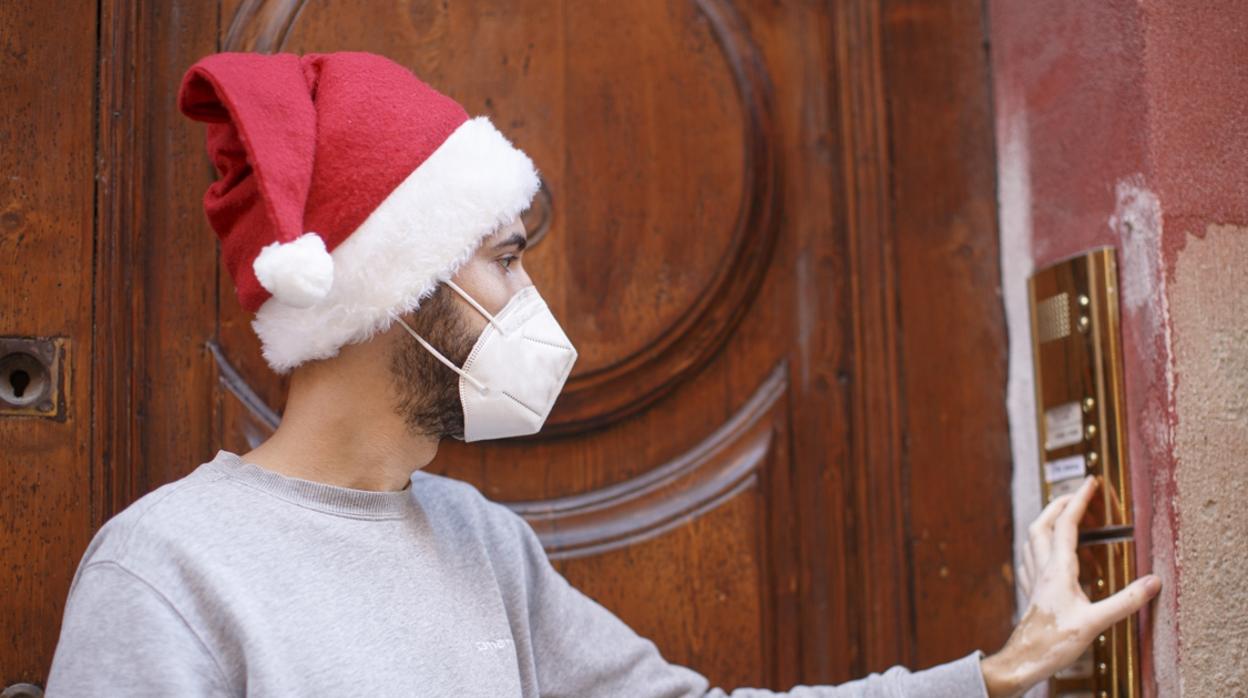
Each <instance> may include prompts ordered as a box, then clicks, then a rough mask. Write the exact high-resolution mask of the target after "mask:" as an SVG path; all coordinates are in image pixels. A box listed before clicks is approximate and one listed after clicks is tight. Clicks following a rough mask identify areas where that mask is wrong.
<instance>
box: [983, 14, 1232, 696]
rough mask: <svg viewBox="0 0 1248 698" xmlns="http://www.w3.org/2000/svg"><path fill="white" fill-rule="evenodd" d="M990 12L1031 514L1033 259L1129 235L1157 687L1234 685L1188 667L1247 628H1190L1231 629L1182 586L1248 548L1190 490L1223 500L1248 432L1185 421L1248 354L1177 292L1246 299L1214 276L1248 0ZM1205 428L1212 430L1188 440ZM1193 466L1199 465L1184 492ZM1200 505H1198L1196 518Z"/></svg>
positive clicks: (1014, 370)
mask: <svg viewBox="0 0 1248 698" xmlns="http://www.w3.org/2000/svg"><path fill="white" fill-rule="evenodd" d="M989 15H990V23H991V24H990V34H991V36H990V39H991V48H990V50H991V52H992V56H993V84H994V93H995V102H996V129H997V145H998V171H999V178H1000V182H999V183H1000V199H1001V200H1000V204H1001V234H1002V255H1003V260H1002V261H1003V273H1004V278H1003V286H1004V287H1005V295H1006V304H1007V317H1008V318H1009V324H1010V330H1011V338H1010V341H1011V393H1010V410H1011V425H1012V427H1011V428H1012V431H1013V432H1014V433H1015V434H1014V438H1015V456H1016V463H1017V466H1016V470H1017V471H1018V472H1017V473H1016V477H1015V497H1016V527H1015V528H1016V530H1023V531H1025V529H1026V525H1025V524H1026V522H1027V521H1029V520H1030V519H1031V518H1032V517H1034V515H1035V513H1037V512H1038V508H1039V503H1038V495H1035V487H1036V483H1035V477H1034V475H1028V474H1027V473H1026V472H1025V471H1026V470H1027V469H1032V470H1034V469H1035V468H1036V466H1035V462H1036V452H1035V449H1034V430H1035V426H1034V419H1035V417H1034V411H1032V410H1034V405H1033V404H1032V400H1031V398H1030V397H1029V395H1028V392H1029V391H1030V375H1029V374H1030V372H1031V365H1030V355H1029V349H1027V350H1024V349H1023V348H1022V347H1021V346H1019V345H1020V344H1022V343H1026V342H1027V341H1028V335H1027V332H1028V325H1027V307H1026V301H1025V284H1026V277H1027V275H1029V274H1030V272H1031V271H1032V270H1033V269H1034V268H1036V267H1039V266H1044V265H1046V264H1048V263H1050V262H1052V261H1055V260H1058V259H1060V258H1062V257H1066V256H1069V255H1072V254H1075V253H1077V252H1080V251H1082V250H1085V249H1087V248H1090V247H1095V246H1101V245H1112V246H1114V247H1116V248H1117V249H1118V255H1119V257H1118V258H1119V265H1120V271H1119V273H1120V276H1121V285H1122V299H1123V313H1124V328H1123V333H1124V336H1123V344H1124V359H1125V363H1126V383H1127V385H1126V388H1127V401H1128V410H1129V419H1130V423H1129V433H1130V443H1129V449H1130V450H1129V453H1130V458H1131V462H1132V467H1133V474H1134V483H1133V487H1134V489H1135V495H1136V496H1135V500H1136V503H1137V504H1136V507H1137V508H1136V521H1137V527H1136V530H1137V533H1136V540H1137V546H1138V553H1139V558H1140V560H1141V568H1142V569H1141V571H1142V572H1143V571H1148V570H1149V569H1152V570H1153V571H1156V572H1158V573H1159V574H1160V575H1161V576H1162V578H1163V581H1164V582H1165V584H1166V586H1165V589H1164V590H1163V592H1162V595H1163V596H1162V598H1161V600H1160V601H1159V603H1158V604H1157V605H1156V606H1155V607H1154V609H1153V613H1152V617H1151V618H1146V622H1145V628H1146V629H1145V634H1146V637H1145V642H1144V653H1145V665H1146V666H1145V670H1146V676H1145V683H1146V695H1164V696H1171V695H1180V693H1181V692H1182V691H1187V692H1188V693H1189V694H1191V695H1205V693H1203V692H1201V691H1199V690H1195V689H1194V687H1195V686H1197V685H1201V686H1208V687H1210V688H1215V687H1220V690H1224V689H1226V688H1227V687H1233V686H1242V684H1227V683H1225V681H1228V680H1229V681H1235V680H1242V677H1238V678H1237V677H1235V676H1229V677H1228V676H1223V677H1221V678H1218V677H1214V678H1212V679H1210V678H1209V677H1207V676H1206V677H1203V678H1202V677H1197V676H1195V675H1193V674H1189V673H1188V672H1186V671H1184V664H1185V663H1186V664H1187V665H1188V666H1191V667H1195V666H1198V665H1203V664H1204V663H1205V662H1204V661H1203V660H1204V659H1206V657H1205V656H1204V654H1199V656H1198V655H1197V652H1199V653H1208V652H1214V653H1216V652H1218V651H1221V650H1218V649H1216V647H1217V646H1221V647H1228V645H1227V642H1228V641H1231V640H1232V638H1224V639H1223V640H1224V641H1223V642H1221V643H1220V644H1219V645H1217V646H1215V647H1214V649H1211V650H1205V649H1204V648H1205V643H1204V641H1203V640H1202V642H1184V638H1185V637H1195V634H1196V633H1199V634H1200V635H1201V636H1202V637H1205V636H1207V635H1208V634H1209V632H1210V631H1212V632H1215V633H1216V632H1217V630H1218V629H1217V628H1206V627H1204V626H1203V625H1202V626H1200V627H1196V628H1193V627H1189V625H1190V624H1189V623H1188V620H1189V618H1190V619H1191V622H1193V623H1195V622H1199V623H1207V622H1208V621H1206V620H1205V619H1204V616H1205V614H1204V613H1202V612H1200V611H1204V610H1207V609H1201V608H1199V605H1200V604H1202V603H1212V601H1211V600H1209V601H1206V600H1204V599H1202V598H1197V597H1194V596H1192V595H1184V593H1183V591H1184V589H1185V586H1187V582H1188V580H1187V579H1185V577H1184V571H1185V569H1190V568H1191V567H1192V565H1190V564H1189V561H1191V560H1193V559H1194V560H1195V562H1196V563H1197V564H1200V563H1202V562H1204V560H1203V559H1202V558H1201V556H1205V557H1209V558H1210V559H1211V562H1216V561H1217V560H1215V559H1213V558H1216V557H1217V556H1218V555H1220V554H1221V552H1220V550H1221V549H1224V548H1225V546H1226V545H1228V544H1244V545H1245V546H1248V519H1244V517H1243V516H1237V515H1235V514H1234V513H1233V512H1232V513H1231V514H1229V515H1228V516H1229V517H1228V516H1223V517H1222V518H1219V519H1217V520H1216V523H1217V526H1218V527H1221V526H1229V527H1230V529H1231V530H1230V531H1229V532H1222V531H1216V530H1215V531H1213V532H1208V533H1201V532H1198V531H1197V530H1196V526H1195V523H1194V522H1195V521H1196V520H1197V519H1196V518H1195V515H1194V514H1193V515H1192V516H1185V514H1188V513H1189V512H1188V511H1187V509H1186V508H1185V507H1186V506H1187V504H1188V502H1189V500H1190V502H1192V503H1193V504H1192V505H1191V508H1192V509H1193V510H1194V509H1195V508H1196V507H1197V504H1199V505H1201V506H1208V504H1207V501H1208V500H1209V496H1206V494H1207V493H1205V492H1203V490H1202V488H1203V487H1206V485H1207V483H1210V482H1213V481H1216V480H1217V479H1218V478H1221V479H1222V480H1223V481H1224V482H1226V481H1233V482H1235V483H1237V484H1238V483H1240V482H1241V481H1242V480H1243V479H1244V478H1245V475H1244V471H1245V467H1244V465H1243V464H1244V463H1246V462H1248V460H1244V459H1238V457H1239V456H1240V455H1242V454H1241V453H1240V452H1239V451H1238V450H1237V449H1242V448H1248V437H1244V438H1236V439H1232V444H1231V449H1230V452H1229V453H1228V452H1225V449H1223V451H1222V452H1220V453H1206V452H1202V449H1201V447H1200V446H1199V441H1198V440H1193V439H1185V438H1184V436H1185V434H1184V429H1189V430H1190V429H1192V428H1193V426H1194V425H1195V424H1197V423H1203V422H1200V420H1204V419H1205V417H1206V416H1207V415H1202V414H1200V412H1201V409H1202V408H1200V407H1199V406H1198V402H1199V401H1192V402H1190V403H1183V404H1192V405H1193V408H1192V409H1191V410H1190V411H1189V412H1190V414H1185V413H1184V411H1185V410H1184V408H1182V406H1181V405H1180V404H1179V403H1178V402H1176V395H1178V394H1179V391H1180V384H1181V381H1182V380H1183V378H1184V373H1185V371H1190V372H1191V373H1192V375H1193V376H1195V375H1210V376H1213V377H1215V378H1216V377H1218V376H1219V375H1221V374H1220V373H1219V372H1225V371H1232V370H1233V369H1234V368H1235V367H1236V366H1238V364H1236V363H1234V362H1231V363H1227V362H1225V361H1223V359H1221V358H1220V357H1219V356H1217V355H1214V353H1211V352H1209V351H1205V350H1204V347H1207V346H1209V343H1210V342H1211V341H1212V340H1214V339H1216V338H1215V337H1213V336H1206V335H1212V334H1224V329H1226V328H1223V327H1222V326H1208V327H1205V326H1195V325H1193V326H1191V327H1192V329H1190V330H1185V335H1176V334H1175V327H1176V323H1175V322H1174V318H1173V317H1172V316H1171V312H1170V309H1171V305H1172V304H1173V303H1178V304H1179V305H1181V307H1183V308H1185V309H1190V308H1192V307H1197V306H1194V305H1192V303H1191V302H1189V299H1190V298H1195V297H1196V294H1197V293H1199V298H1201V299H1204V301H1203V302H1235V303H1239V302H1242V300H1243V299H1242V298H1241V297H1240V296H1241V295H1242V294H1241V293H1239V292H1238V291H1236V290H1235V289H1234V287H1233V286H1231V285H1230V284H1222V285H1221V286H1219V285H1218V283H1221V282H1218V283H1214V284H1213V286H1212V289H1213V292H1212V293H1211V292H1210V288H1211V287H1210V284H1209V283H1208V280H1209V278H1210V275H1216V274H1218V273H1219V270H1218V269H1217V268H1215V267H1217V263H1216V262H1217V260H1218V259H1219V257H1221V258H1222V259H1225V258H1226V256H1227V255H1235V256H1239V255H1245V252H1244V250H1245V249H1248V248H1246V246H1245V245H1244V244H1243V241H1244V240H1245V236H1248V231H1245V230H1244V227H1245V226H1248V174H1246V172H1248V2H1242V1H1237V0H1221V1H1218V2H1213V1H1204V0H1198V1H1197V2H1191V1H1187V2H1183V1H1180V0H1043V1H1041V2H1035V1H1031V0H990V2H989ZM1210 230H1217V231H1219V232H1218V233H1217V237H1218V241H1217V242H1215V243H1212V244H1215V245H1217V246H1218V247H1219V249H1218V250H1215V251H1214V253H1212V254H1208V253H1202V254H1201V255H1200V262H1199V264H1196V263H1195V262H1193V264H1189V265H1188V267H1189V268H1191V269H1192V270H1193V271H1192V272H1190V273H1188V274H1185V276H1184V277H1183V279H1188V278H1190V279H1193V280H1196V281H1200V282H1201V283H1200V284H1199V285H1200V286H1201V288H1199V289H1197V288H1196V286H1197V285H1198V284H1196V283H1195V281H1183V279H1180V280H1178V281H1177V282H1176V268H1177V267H1178V266H1179V262H1180V259H1181V257H1182V256H1183V255H1184V253H1185V249H1186V248H1187V247H1188V245H1189V244H1192V241H1203V240H1204V239H1205V237H1206V235H1207V234H1208V231H1210ZM1193 259H1195V257H1193ZM1242 261H1243V262H1245V263H1248V256H1246V257H1245V258H1244V259H1243V260H1242ZM1202 265H1203V266H1202ZM1222 273H1225V271H1224V270H1223V271H1222ZM1242 273H1244V274H1248V267H1244V268H1243V272H1242ZM1189 289H1190V290H1189ZM1219 289H1224V292H1223V293H1221V294H1220V293H1219V292H1218V290H1219ZM1224 296H1229V297H1224ZM1185 312H1189V311H1187V310H1185ZM1245 322H1248V320H1246V321H1245ZM1231 324H1234V322H1232V323H1231ZM1184 327H1187V325H1184ZM1202 327H1205V329H1202ZM1176 347H1177V348H1178V351H1177V352H1176ZM1192 347H1195V348H1194V349H1192ZM1188 349H1190V351H1188ZM1219 361H1221V362H1222V363H1218V362H1219ZM1205 368H1209V369H1210V371H1204V370H1203V369H1205ZM1227 377H1228V378H1233V377H1234V376H1227ZM1237 399H1238V398H1235V397H1234V396H1230V397H1228V398H1227V400H1229V401H1232V402H1234V401H1235V400H1237ZM1237 405H1238V403H1235V404H1231V405H1229V407H1228V409H1231V411H1232V412H1234V410H1235V409H1238V407H1237ZM1219 414H1221V413H1219ZM1227 428H1228V429H1230V430H1232V433H1233V434H1235V435H1236V436H1237V437H1241V436H1244V432H1245V431H1246V430H1248V421H1243V422H1241V421H1237V420H1235V419H1231V420H1230V421H1229V422H1228V426H1227ZM1028 431H1030V432H1033V433H1030V434H1029V433H1027V432H1028ZM1219 433H1221V432H1219ZM1186 443H1192V444H1193V446H1192V447H1191V448H1187V449H1186V450H1185V447H1184V444H1186ZM1202 473H1203V475H1202ZM1188 476H1192V477H1194V478H1195V479H1191V480H1190V482H1191V483H1192V484H1191V486H1190V487H1188V488H1187V489H1186V490H1184V488H1182V487H1181V486H1180V485H1181V484H1182V483H1183V482H1184V478H1185V477H1188ZM1208 476H1214V477H1208ZM1232 492H1233V493H1240V492H1241V490H1239V489H1234V490H1232ZM1198 494H1199V495H1200V498H1199V499H1198V498H1197V497H1196V495H1198ZM1228 496H1230V495H1228V494H1227V493H1225V492H1224V493H1222V494H1221V495H1219V494H1218V493H1216V492H1214V493H1213V500H1212V501H1214V503H1215V504H1219V503H1220V504H1221V505H1223V506H1224V507H1231V506H1234V505H1235V503H1236V502H1234V501H1219V500H1226V498H1227V497H1228ZM1233 496H1234V497H1235V498H1238V497H1239V496H1240V495H1239V494H1233ZM1239 503H1240V504H1242V505H1243V507H1245V508H1248V502H1239ZM1188 519H1190V520H1191V521H1192V522H1193V523H1191V524H1190V525H1189V528H1190V529H1191V530H1190V531H1185V530H1184V529H1183V526H1184V522H1185V521H1187V520H1188ZM1189 533H1190V535H1188V534H1189ZM1224 533H1227V534H1229V535H1224ZM1246 549H1248V548H1243V547H1241V548H1239V550H1240V551H1241V552H1242V551H1244V550H1246ZM1241 557H1242V555H1241ZM1179 560H1182V561H1183V563H1182V565H1180V563H1179ZM1216 567H1217V566H1216V565H1214V568H1216ZM1240 571H1243V570H1240ZM1226 574H1227V575H1228V576H1227V577H1226V579H1225V582H1226V584H1230V583H1231V581H1232V578H1231V576H1230V573H1229V572H1228V573H1226ZM1184 604H1187V605H1188V606H1187V607H1191V610H1192V613H1186V612H1184V609H1185V608H1186V607H1185V605H1184ZM1193 604H1195V605H1194V606H1193ZM1231 610H1232V611H1234V612H1236V613H1239V612H1241V610H1242V609H1231ZM1241 620H1244V621H1245V622H1248V619H1241ZM1189 633H1190V635H1189ZM1240 635H1242V632H1241V633H1240ZM1206 639H1207V638H1206ZM1215 639H1216V638H1215ZM1238 642H1239V643H1241V644H1242V643H1243V642H1244V641H1243V640H1242V639H1241V640H1238ZM1229 647H1230V649H1228V650H1225V651H1227V652H1232V653H1233V652H1234V651H1239V650H1241V649H1243V648H1241V647H1238V646H1236V645H1235V642H1230V646H1229ZM1241 656H1242V655H1241ZM1235 671H1238V670H1235ZM1202 680H1203V681H1205V683H1200V682H1201V681H1202ZM1211 680H1212V681H1214V682H1215V683H1209V681H1211ZM1217 681H1223V683H1216V682H1217ZM1245 690H1248V687H1245Z"/></svg>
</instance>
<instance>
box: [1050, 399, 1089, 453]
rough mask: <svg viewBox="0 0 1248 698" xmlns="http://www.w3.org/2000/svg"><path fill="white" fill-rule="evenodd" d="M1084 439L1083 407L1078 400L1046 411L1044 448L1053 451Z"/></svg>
mask: <svg viewBox="0 0 1248 698" xmlns="http://www.w3.org/2000/svg"><path fill="white" fill-rule="evenodd" d="M1080 441H1083V409H1082V408H1081V407H1080V406H1079V403H1078V402H1068V403H1066V404H1064V405H1058V406H1057V407H1051V408H1049V409H1047V410H1045V411H1044V450H1046V451H1053V450H1056V449H1059V448H1063V447H1065V446H1070V445H1072V444H1077V443H1079V442H1080Z"/></svg>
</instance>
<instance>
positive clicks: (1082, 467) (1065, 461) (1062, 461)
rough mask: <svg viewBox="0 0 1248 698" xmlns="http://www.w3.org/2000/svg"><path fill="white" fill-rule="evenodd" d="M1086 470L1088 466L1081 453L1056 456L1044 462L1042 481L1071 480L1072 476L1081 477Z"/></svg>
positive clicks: (1050, 482)
mask: <svg viewBox="0 0 1248 698" xmlns="http://www.w3.org/2000/svg"><path fill="white" fill-rule="evenodd" d="M1087 472H1088V468H1087V465H1086V464H1085V463H1084V460H1083V454H1082V453H1081V454H1079V455H1077V456H1068V457H1066V458H1058V459H1057V460H1051V461H1049V462H1048V463H1045V464H1044V481H1045V482H1047V483H1049V484H1053V483H1054V482H1061V481H1062V480H1073V479H1074V478H1078V477H1083V476H1084V475H1086V474H1087Z"/></svg>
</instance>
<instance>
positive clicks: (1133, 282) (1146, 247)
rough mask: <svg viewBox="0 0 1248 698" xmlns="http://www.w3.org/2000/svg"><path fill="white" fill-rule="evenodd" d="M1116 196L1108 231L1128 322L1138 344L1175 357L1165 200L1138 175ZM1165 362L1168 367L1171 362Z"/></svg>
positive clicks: (1164, 440) (1162, 424)
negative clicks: (1117, 250)
mask: <svg viewBox="0 0 1248 698" xmlns="http://www.w3.org/2000/svg"><path fill="white" fill-rule="evenodd" d="M1115 193H1116V195H1117V205H1116V206H1115V207H1114V213H1113V215H1111V216H1110V217H1109V227H1110V228H1112V229H1113V230H1114V232H1115V233H1117V235H1118V239H1119V240H1121V241H1122V242H1121V250H1122V254H1121V260H1120V263H1121V264H1122V269H1121V270H1120V272H1119V274H1118V286H1119V288H1120V289H1121V293H1122V305H1123V310H1124V311H1125V312H1126V313H1127V314H1129V315H1131V316H1132V318H1131V319H1132V320H1133V322H1128V323H1126V324H1127V328H1128V329H1129V330H1130V331H1133V332H1134V333H1135V335H1136V336H1135V339H1136V340H1137V345H1138V346H1140V347H1141V348H1147V347H1150V346H1151V347H1153V348H1155V349H1157V350H1158V351H1159V352H1160V355H1161V356H1162V357H1163V359H1164V358H1165V357H1169V356H1173V354H1172V352H1171V336H1170V323H1169V322H1168V321H1167V320H1168V318H1169V317H1170V312H1169V308H1168V307H1167V304H1168V301H1167V299H1166V274H1165V268H1166V267H1165V265H1164V264H1163V263H1162V249H1161V233H1162V218H1161V201H1160V200H1159V199H1158V198H1157V195H1156V194H1155V193H1153V192H1152V191H1150V190H1148V189H1146V188H1145V187H1144V177H1143V176H1141V175H1138V174H1137V175H1132V176H1131V177H1127V178H1126V179H1122V180H1119V181H1118V184H1117V186H1116V187H1115ZM1158 338H1160V339H1161V341H1160V342H1158V341H1157V339H1158ZM1152 358H1156V357H1152ZM1166 364H1167V366H1169V364H1170V362H1169V361H1166ZM1165 394H1166V395H1173V394H1174V375H1173V371H1172V370H1171V369H1170V368H1168V369H1167V371H1166V385H1165ZM1168 424H1169V420H1168V419H1166V420H1158V421H1157V422H1156V426H1157V428H1158V429H1161V430H1164V431H1161V432H1158V433H1155V434H1153V437H1154V439H1155V440H1154V441H1153V443H1154V444H1156V445H1161V446H1164V447H1167V448H1168V447H1169V445H1170V443H1171V434H1170V430H1169V426H1168Z"/></svg>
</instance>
